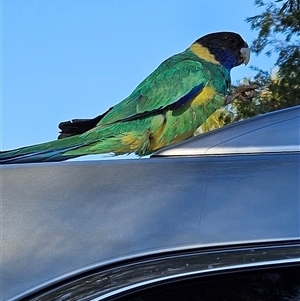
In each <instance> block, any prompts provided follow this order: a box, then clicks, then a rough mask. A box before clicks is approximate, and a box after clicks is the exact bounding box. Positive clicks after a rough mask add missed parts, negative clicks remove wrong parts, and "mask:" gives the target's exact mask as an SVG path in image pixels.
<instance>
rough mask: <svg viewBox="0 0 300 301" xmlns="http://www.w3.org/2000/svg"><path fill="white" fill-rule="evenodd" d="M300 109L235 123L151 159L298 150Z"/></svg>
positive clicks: (161, 151) (294, 108) (177, 145)
mask: <svg viewBox="0 0 300 301" xmlns="http://www.w3.org/2000/svg"><path fill="white" fill-rule="evenodd" d="M299 125H300V106H295V107H291V108H288V109H284V110H278V111H274V112H271V113H267V114H262V115H259V116H256V117H253V118H249V119H247V120H243V121H240V122H235V123H233V124H231V125H228V126H224V127H222V128H220V129H218V130H215V131H211V132H208V133H205V134H202V135H200V136H197V137H195V138H193V139H189V140H187V141H185V142H182V143H179V144H176V145H174V146H170V147H166V148H163V149H161V150H159V151H157V152H156V153H154V155H153V156H199V155H220V154H222V155H224V154H243V153H263V152H282V151H285V152H292V151H299V144H300V143H299V141H300V135H299Z"/></svg>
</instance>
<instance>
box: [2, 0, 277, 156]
mask: <svg viewBox="0 0 300 301" xmlns="http://www.w3.org/2000/svg"><path fill="white" fill-rule="evenodd" d="M253 2H254V1H251V0H248V1H241V0H226V1H220V0H209V1H206V0H202V1H201V0H176V1H174V0H140V1H138V0H109V1H105V0H84V1H83V0H80V1H79V0H68V1H65V0H51V1H40V0H26V1H24V0H2V1H1V12H2V49H1V52H2V53H1V57H2V128H1V131H2V145H1V149H2V150H4V149H11V148H15V147H21V146H26V145H30V144H35V143H41V142H45V141H49V140H53V139H56V137H57V134H58V129H57V125H58V123H59V122H61V121H66V120H69V119H72V118H91V117H94V116H96V115H98V114H100V113H102V112H104V111H105V110H106V109H107V108H109V107H110V106H112V105H114V104H116V103H118V102H119V101H121V100H122V99H123V98H125V97H126V96H128V94H129V93H130V92H132V90H133V89H134V88H135V87H136V86H137V85H138V84H139V83H140V82H141V81H142V80H143V79H144V78H145V77H146V76H147V75H148V74H150V73H151V72H152V71H153V70H154V69H155V68H156V67H157V66H158V65H159V64H160V63H161V62H162V61H163V60H165V59H166V58H168V57H169V56H171V55H173V54H175V53H178V52H180V51H183V50H184V49H186V48H187V47H188V46H189V45H190V44H191V43H192V42H194V41H195V40H196V39H197V38H199V37H201V36H202V35H205V34H207V33H210V32H214V31H235V32H238V33H240V34H241V35H242V36H243V38H244V39H245V40H246V41H247V42H248V43H249V44H251V42H252V41H253V39H254V38H255V37H256V34H257V33H256V32H252V31H251V30H250V26H249V24H248V23H246V22H245V18H246V17H249V16H253V15H256V14H258V13H259V12H260V11H261V10H260V9H259V8H257V7H255V6H254V4H253ZM274 61H275V58H273V57H271V58H268V57H266V56H265V55H263V54H261V55H260V56H255V55H252V58H251V61H250V64H249V66H250V65H255V66H259V67H260V68H262V69H266V70H270V68H271V67H272V66H273V64H274ZM254 74H255V73H254V72H253V71H251V70H250V69H249V67H248V66H246V67H245V66H240V67H238V68H235V69H234V70H233V71H232V80H233V81H237V80H238V79H241V78H243V77H244V76H251V75H254ZM97 157H98V156H97ZM94 158H95V157H94Z"/></svg>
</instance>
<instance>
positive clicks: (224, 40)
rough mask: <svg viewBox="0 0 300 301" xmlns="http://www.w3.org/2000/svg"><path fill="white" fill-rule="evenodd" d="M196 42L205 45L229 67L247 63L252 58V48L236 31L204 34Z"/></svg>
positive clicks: (221, 62)
mask: <svg viewBox="0 0 300 301" xmlns="http://www.w3.org/2000/svg"><path fill="white" fill-rule="evenodd" d="M194 44H199V45H201V46H203V47H205V48H206V49H207V50H208V51H209V53H210V54H212V55H213V56H214V57H215V59H216V60H217V61H218V62H219V63H220V64H221V65H223V66H224V67H225V68H227V69H229V70H230V69H232V68H233V67H236V66H239V65H241V64H242V63H244V64H245V65H246V64H247V63H248V62H249V60H250V49H249V46H248V44H247V43H246V42H245V41H244V40H243V39H242V37H241V36H240V35H239V34H237V33H235V32H215V33H211V34H208V35H205V36H203V37H202V38H200V39H198V40H197V41H196V42H195V43H194Z"/></svg>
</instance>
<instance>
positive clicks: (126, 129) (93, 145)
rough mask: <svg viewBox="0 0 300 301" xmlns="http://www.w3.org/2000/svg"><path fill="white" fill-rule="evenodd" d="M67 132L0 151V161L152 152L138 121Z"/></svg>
mask: <svg viewBox="0 0 300 301" xmlns="http://www.w3.org/2000/svg"><path fill="white" fill-rule="evenodd" d="M82 122H84V121H83V120H80V123H82ZM88 123H90V121H89V122H88ZM76 126H77V125H76ZM132 128H134V129H135V130H134V131H133V130H132ZM70 134H72V135H71V136H70V137H67V138H63V139H58V140H54V141H50V142H45V143H41V144H36V145H32V146H26V147H22V148H18V149H13V150H8V151H3V152H0V164H18V163H37V162H58V161H64V160H68V159H72V158H76V157H80V156H84V155H92V154H104V153H113V154H115V155H121V154H128V153H132V152H134V153H136V154H137V155H139V156H144V155H148V154H150V153H151V152H152V149H151V139H150V134H149V132H148V131H146V130H144V127H143V126H141V127H140V126H139V121H132V122H128V123H116V124H113V125H110V126H107V127H103V128H98V129H97V130H91V131H87V132H85V133H83V134H78V135H75V134H74V131H73V132H72V133H70ZM59 138H61V137H59Z"/></svg>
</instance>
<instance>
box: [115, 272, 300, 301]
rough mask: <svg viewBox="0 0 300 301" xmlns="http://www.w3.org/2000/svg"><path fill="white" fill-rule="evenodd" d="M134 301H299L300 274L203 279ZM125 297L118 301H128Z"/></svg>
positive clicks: (138, 296)
mask: <svg viewBox="0 0 300 301" xmlns="http://www.w3.org/2000/svg"><path fill="white" fill-rule="evenodd" d="M125 299H126V300H130V301H154V300H162V301H171V300H172V301H174V300H175V301H176V300H180V301H185V300H192V301H194V300H195V301H196V300H197V301H235V300H239V301H260V300H261V301H266V300H267V301H269V300H270V301H271V300H272V301H299V300H300V270H299V268H298V270H297V269H296V268H292V269H289V270H281V271H263V272H255V273H253V272H252V273H250V274H249V273H248V274H242V275H239V274H238V275H236V276H234V275H232V274H228V275H223V276H222V277H220V276H217V277H210V278H209V279H207V278H200V279H198V280H195V279H194V280H189V281H183V282H181V283H178V282H174V283H173V284H170V285H164V286H161V287H155V288H151V289H148V290H147V292H139V293H135V295H133V296H132V297H129V296H127V297H126V298H125ZM125 299H124V297H123V298H121V299H118V300H125Z"/></svg>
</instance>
